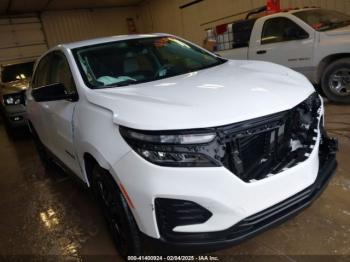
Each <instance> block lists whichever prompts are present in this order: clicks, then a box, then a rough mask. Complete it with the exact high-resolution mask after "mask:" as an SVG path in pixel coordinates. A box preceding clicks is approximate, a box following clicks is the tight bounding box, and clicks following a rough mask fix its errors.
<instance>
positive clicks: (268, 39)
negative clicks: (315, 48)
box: [261, 17, 309, 45]
mask: <svg viewBox="0 0 350 262" xmlns="http://www.w3.org/2000/svg"><path fill="white" fill-rule="evenodd" d="M308 37H309V34H308V33H307V32H305V30H304V29H302V28H301V27H300V26H299V25H297V24H296V23H294V22H293V21H292V20H290V19H288V18H285V17H275V18H271V19H269V20H267V21H266V22H265V24H264V27H263V31H262V35H261V44H262V45H264V44H273V43H279V42H286V41H292V40H301V39H306V38H308Z"/></svg>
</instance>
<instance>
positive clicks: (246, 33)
mask: <svg viewBox="0 0 350 262" xmlns="http://www.w3.org/2000/svg"><path fill="white" fill-rule="evenodd" d="M255 22H256V19H251V20H247V21H246V20H244V21H239V22H236V23H234V24H233V48H241V47H248V46H249V42H250V37H251V35H252V31H253V28H254V25H255Z"/></svg>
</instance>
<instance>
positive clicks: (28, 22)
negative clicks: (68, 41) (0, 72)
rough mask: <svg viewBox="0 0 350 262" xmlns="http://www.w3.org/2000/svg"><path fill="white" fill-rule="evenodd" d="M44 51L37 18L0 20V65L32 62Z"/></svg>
mask: <svg viewBox="0 0 350 262" xmlns="http://www.w3.org/2000/svg"><path fill="white" fill-rule="evenodd" d="M46 50H47V44H46V40H45V34H44V32H43V27H42V24H41V21H40V19H39V18H38V17H36V16H30V17H18V18H17V17H16V18H0V64H13V63H19V62H26V61H32V60H35V59H36V58H37V57H38V56H40V55H41V54H42V53H43V52H45V51H46Z"/></svg>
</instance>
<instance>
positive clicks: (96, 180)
mask: <svg viewBox="0 0 350 262" xmlns="http://www.w3.org/2000/svg"><path fill="white" fill-rule="evenodd" d="M92 189H93V192H94V194H95V196H96V198H97V200H98V202H99V204H100V205H101V207H102V209H103V213H104V216H105V218H106V221H107V224H108V226H109V229H110V231H111V233H112V236H113V239H114V242H115V244H116V247H117V250H118V252H119V254H120V255H121V256H122V257H123V258H126V257H127V256H129V255H141V254H142V252H141V240H140V239H141V237H140V232H139V229H138V227H137V225H136V222H135V220H134V217H133V215H132V213H131V211H130V209H129V206H128V203H127V201H126V199H125V197H124V196H123V194H122V192H121V191H120V190H119V187H118V185H117V184H116V182H115V181H114V179H113V177H112V176H111V175H110V174H109V172H108V171H106V170H104V169H103V168H101V167H100V166H98V165H95V167H94V168H93V170H92Z"/></svg>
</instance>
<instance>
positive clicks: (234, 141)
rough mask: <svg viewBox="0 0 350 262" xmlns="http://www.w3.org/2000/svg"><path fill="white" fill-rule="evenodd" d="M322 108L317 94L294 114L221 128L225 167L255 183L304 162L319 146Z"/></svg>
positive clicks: (291, 112) (299, 106) (297, 107)
mask: <svg viewBox="0 0 350 262" xmlns="http://www.w3.org/2000/svg"><path fill="white" fill-rule="evenodd" d="M320 107H321V100H320V98H319V97H318V95H317V94H314V95H312V96H310V97H309V98H308V99H307V100H305V101H304V102H303V103H301V104H300V105H298V106H296V107H295V108H293V109H292V110H289V111H285V112H281V113H278V114H274V115H270V116H267V117H263V118H259V119H254V120H250V121H245V122H242V123H239V124H234V125H232V126H226V127H222V128H220V129H219V130H218V131H219V133H220V135H221V137H224V141H225V142H224V144H225V146H224V148H225V151H224V152H225V153H224V156H223V158H222V159H221V162H222V164H223V165H224V166H225V167H226V168H228V169H229V170H230V171H232V173H234V174H235V175H237V176H238V177H239V178H241V179H242V180H244V181H245V182H252V181H254V180H260V179H263V178H266V177H267V176H269V175H275V174H277V173H279V172H282V171H283V170H285V169H288V168H291V167H293V166H295V165H297V164H298V163H301V162H303V161H305V160H306V159H307V158H308V156H309V155H310V153H311V152H312V149H313V147H314V146H315V144H316V140H317V135H318V129H319V119H320Z"/></svg>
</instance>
